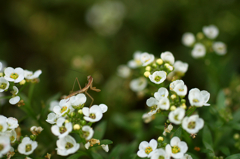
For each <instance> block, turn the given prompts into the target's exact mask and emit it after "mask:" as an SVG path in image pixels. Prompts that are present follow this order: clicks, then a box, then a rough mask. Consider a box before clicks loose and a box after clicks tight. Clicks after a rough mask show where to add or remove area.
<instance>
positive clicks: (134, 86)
mask: <svg viewBox="0 0 240 159" xmlns="http://www.w3.org/2000/svg"><path fill="white" fill-rule="evenodd" d="M146 87H147V80H146V78H144V77H139V78H136V79H133V80H132V81H131V82H130V88H131V90H132V91H134V92H140V91H142V90H144V89H145V88H146Z"/></svg>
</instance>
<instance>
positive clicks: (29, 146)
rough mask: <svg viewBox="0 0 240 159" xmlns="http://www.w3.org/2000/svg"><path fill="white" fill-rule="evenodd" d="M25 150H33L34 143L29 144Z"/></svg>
mask: <svg viewBox="0 0 240 159" xmlns="http://www.w3.org/2000/svg"><path fill="white" fill-rule="evenodd" d="M25 150H26V152H29V151H31V150H32V145H31V144H27V145H26V149H25Z"/></svg>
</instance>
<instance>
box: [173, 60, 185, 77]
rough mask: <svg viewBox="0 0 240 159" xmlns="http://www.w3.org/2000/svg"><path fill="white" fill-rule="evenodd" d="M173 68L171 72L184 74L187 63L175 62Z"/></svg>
mask: <svg viewBox="0 0 240 159" xmlns="http://www.w3.org/2000/svg"><path fill="white" fill-rule="evenodd" d="M173 66H174V70H173V71H174V72H176V73H179V74H185V73H186V72H187V70H188V63H185V62H182V61H176V62H175V63H174V65H173Z"/></svg>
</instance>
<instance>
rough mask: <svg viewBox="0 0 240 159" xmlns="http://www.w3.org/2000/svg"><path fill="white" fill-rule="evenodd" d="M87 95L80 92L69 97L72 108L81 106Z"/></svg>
mask: <svg viewBox="0 0 240 159" xmlns="http://www.w3.org/2000/svg"><path fill="white" fill-rule="evenodd" d="M86 101H87V97H86V95H85V94H83V93H80V94H78V95H76V96H73V97H71V104H72V106H73V107H74V108H76V107H78V108H79V107H81V106H82V105H83V104H84V103H86Z"/></svg>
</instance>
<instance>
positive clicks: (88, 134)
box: [82, 125, 94, 140]
mask: <svg viewBox="0 0 240 159" xmlns="http://www.w3.org/2000/svg"><path fill="white" fill-rule="evenodd" d="M82 131H83V136H84V138H85V139H86V140H90V139H91V138H92V137H93V133H94V131H93V129H92V128H91V127H90V126H88V125H85V126H83V127H82Z"/></svg>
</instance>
